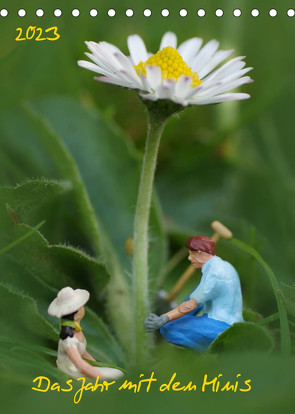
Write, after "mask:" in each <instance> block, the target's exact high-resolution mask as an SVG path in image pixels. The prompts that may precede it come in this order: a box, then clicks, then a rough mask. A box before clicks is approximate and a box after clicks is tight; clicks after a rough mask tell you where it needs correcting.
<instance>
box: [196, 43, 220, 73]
mask: <svg viewBox="0 0 295 414" xmlns="http://www.w3.org/2000/svg"><path fill="white" fill-rule="evenodd" d="M218 46H219V42H217V40H210V42H208V43H207V44H206V45H205V46H204V47H203V48H202V49H201V50H200V52H199V53H198V54H197V56H196V57H195V58H194V60H193V62H192V71H193V72H197V73H199V72H200V71H201V69H202V68H203V67H204V66H205V65H206V64H207V63H208V61H209V59H210V58H211V57H212V56H213V55H214V53H215V52H216V50H217V49H218Z"/></svg>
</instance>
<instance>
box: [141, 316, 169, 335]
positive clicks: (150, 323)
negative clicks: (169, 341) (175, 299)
mask: <svg viewBox="0 0 295 414" xmlns="http://www.w3.org/2000/svg"><path fill="white" fill-rule="evenodd" d="M168 321H169V316H167V315H161V316H157V315H155V314H154V313H150V314H149V316H148V317H147V318H145V320H144V327H145V330H146V331H147V332H153V331H155V330H156V329H159V328H161V326H163V325H165V323H167V322H168Z"/></svg>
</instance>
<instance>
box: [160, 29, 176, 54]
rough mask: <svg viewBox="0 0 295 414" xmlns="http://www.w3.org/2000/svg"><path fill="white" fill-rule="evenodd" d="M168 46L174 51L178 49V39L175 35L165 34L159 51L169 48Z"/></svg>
mask: <svg viewBox="0 0 295 414" xmlns="http://www.w3.org/2000/svg"><path fill="white" fill-rule="evenodd" d="M168 46H171V47H174V49H176V46H177V37H176V35H175V33H172V32H166V33H165V34H164V36H163V37H162V40H161V44H160V49H159V50H162V49H164V47H168Z"/></svg>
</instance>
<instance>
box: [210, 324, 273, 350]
mask: <svg viewBox="0 0 295 414" xmlns="http://www.w3.org/2000/svg"><path fill="white" fill-rule="evenodd" d="M273 346H274V342H273V339H272V337H271V336H270V334H269V333H267V332H266V331H265V329H263V328H261V327H260V326H258V325H255V324H254V323H249V322H248V323H246V322H244V323H242V322H240V323H235V324H234V325H232V326H231V327H229V328H228V329H226V330H225V331H224V332H222V333H221V334H220V335H218V337H217V338H216V339H215V341H214V342H213V343H212V344H211V346H210V351H211V352H213V353H222V352H227V353H231V352H253V351H254V352H259V351H260V352H267V351H268V352H269V351H271V349H272V348H273Z"/></svg>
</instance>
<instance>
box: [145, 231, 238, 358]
mask: <svg viewBox="0 0 295 414" xmlns="http://www.w3.org/2000/svg"><path fill="white" fill-rule="evenodd" d="M186 247H187V248H188V249H189V256H188V259H189V260H190V261H191V263H192V264H193V266H194V267H195V268H197V269H198V268H199V269H202V278H201V281H200V284H199V285H198V286H197V287H196V289H195V290H194V291H193V292H192V293H191V294H190V295H189V297H188V300H186V301H185V302H183V303H181V304H180V305H179V306H178V307H177V308H175V309H173V310H171V311H170V312H167V313H165V314H164V315H161V316H157V315H154V314H152V313H151V314H150V315H149V316H148V317H147V318H146V319H145V322H144V325H145V328H146V331H148V332H152V331H154V330H156V329H160V333H161V335H163V336H164V338H165V339H166V340H167V341H169V342H172V343H173V344H176V345H180V346H183V347H186V348H193V349H197V350H199V351H202V350H205V349H206V348H207V347H208V346H209V345H210V344H211V342H213V341H214V339H215V338H216V337H217V335H218V334H220V333H221V332H223V331H225V330H226V329H227V328H228V327H229V326H230V325H232V324H234V323H235V322H242V321H243V316H242V307H243V305H242V294H241V286H240V280H239V276H238V274H237V272H236V270H235V269H234V267H233V266H232V265H231V264H230V263H228V262H226V261H224V260H222V259H221V258H220V257H217V256H215V243H214V242H213V241H212V240H211V239H210V238H209V237H207V236H196V237H190V238H189V239H187V241H186ZM201 309H202V310H203V316H196V314H197V313H198V312H199V310H201Z"/></svg>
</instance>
